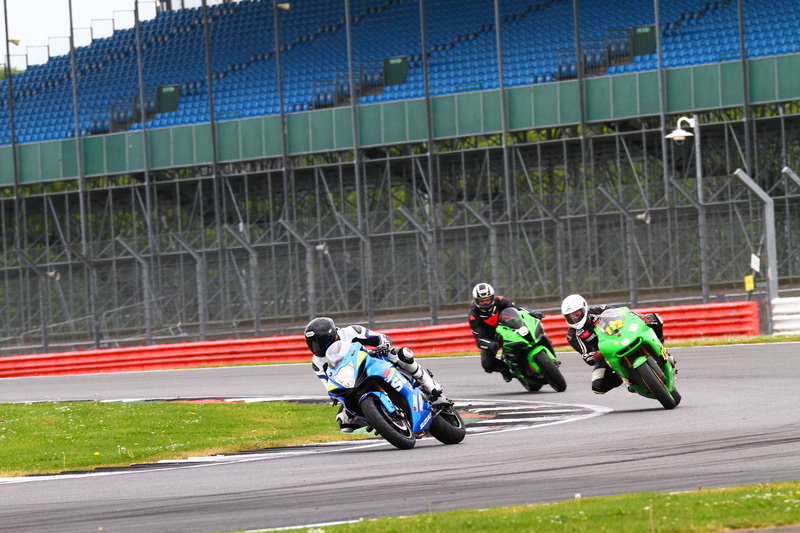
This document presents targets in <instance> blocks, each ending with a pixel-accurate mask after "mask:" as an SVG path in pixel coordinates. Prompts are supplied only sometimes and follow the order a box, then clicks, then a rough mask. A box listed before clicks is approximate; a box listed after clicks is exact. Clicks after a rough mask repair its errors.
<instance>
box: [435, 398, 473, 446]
mask: <svg viewBox="0 0 800 533" xmlns="http://www.w3.org/2000/svg"><path fill="white" fill-rule="evenodd" d="M428 431H430V433H431V435H432V436H433V437H434V438H435V439H436V440H438V441H439V442H441V443H442V444H458V443H459V442H461V441H462V440H464V436H465V435H466V434H467V428H465V427H464V421H463V420H461V415H459V414H458V411H456V410H455V409H453V407H446V408H444V409H442V410H441V411H440V412H439V414H438V415H436V416H435V417H434V419H433V421H432V422H431V427H430V428H429V429H428Z"/></svg>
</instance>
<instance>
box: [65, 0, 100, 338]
mask: <svg viewBox="0 0 800 533" xmlns="http://www.w3.org/2000/svg"><path fill="white" fill-rule="evenodd" d="M72 24H73V22H72V0H69V58H70V68H71V73H72V114H73V117H74V119H75V121H74V127H75V156H76V160H77V162H78V209H79V211H80V215H81V253H80V254H76V255H78V256H79V257H82V258H84V259H85V258H86V257H88V256H89V239H88V237H87V232H88V228H87V225H88V222H87V220H88V219H89V216H88V213H87V212H86V176H85V170H84V164H83V136H82V135H81V121H80V116H79V112H80V106H79V105H78V62H77V60H76V58H75V30H74V28H73V27H72ZM84 264H85V265H87V266H88V267H89V272H90V273H91V274H90V275H91V280H92V281H91V283H90V284H89V290H88V292H89V294H88V296H89V312H90V313H91V315H92V319H93V324H92V331H93V332H94V347H95V349H99V348H100V329H99V328H100V324H99V323H98V317H97V270H96V269H95V265H94V264H92V263H91V262H90V261H88V259H87V261H86V262H85V263H84Z"/></svg>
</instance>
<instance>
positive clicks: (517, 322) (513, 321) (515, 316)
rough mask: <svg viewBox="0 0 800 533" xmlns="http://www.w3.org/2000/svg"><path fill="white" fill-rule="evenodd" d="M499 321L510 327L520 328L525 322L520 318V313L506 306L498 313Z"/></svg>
mask: <svg viewBox="0 0 800 533" xmlns="http://www.w3.org/2000/svg"><path fill="white" fill-rule="evenodd" d="M499 323H500V324H502V325H504V326H507V327H509V328H511V329H517V328H521V327H522V326H524V325H525V322H524V321H523V320H522V315H520V314H519V311H518V310H517V309H515V308H513V307H506V308H505V309H504V310H503V311H502V312H501V313H500V320H499Z"/></svg>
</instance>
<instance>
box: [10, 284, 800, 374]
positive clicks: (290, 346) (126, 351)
mask: <svg viewBox="0 0 800 533" xmlns="http://www.w3.org/2000/svg"><path fill="white" fill-rule="evenodd" d="M796 300H800V298H798V299H796ZM798 306H800V302H799V303H798ZM638 311H642V312H657V313H659V314H660V315H661V318H662V320H663V321H664V334H665V336H666V340H667V342H669V341H670V340H686V339H698V338H705V337H752V336H754V335H758V334H759V317H758V304H757V303H756V302H750V301H746V302H730V303H716V304H707V305H685V306H676V307H654V308H647V309H638ZM464 318H465V319H464V322H463V323H458V324H442V325H438V326H422V327H416V328H398V329H381V331H382V332H384V333H386V334H388V335H389V336H390V337H391V338H392V340H393V341H394V344H395V345H397V346H407V347H409V348H411V349H412V350H414V353H415V354H417V355H436V354H449V353H471V354H477V353H478V349H477V348H476V347H475V342H474V340H473V338H472V333H471V332H470V329H469V326H468V325H467V322H466V313H465V317H464ZM542 323H543V326H544V329H545V332H546V333H547V336H548V337H550V340H551V341H552V343H553V345H555V346H566V345H567V340H566V334H567V325H566V322H564V318H563V317H562V316H561V315H546V316H545V317H544V318H543V319H542ZM302 361H310V354H309V352H308V349H307V348H306V344H305V341H304V339H303V336H302V335H291V336H279V337H263V338H258V337H257V338H250V339H229V340H224V341H206V342H186V343H178V344H159V345H155V346H136V347H126V348H114V349H103V350H86V351H77V352H65V353H51V354H38V355H13V356H9V357H2V358H0V378H7V377H25V376H44V375H61V374H90V373H100V372H125V371H132V370H159V369H169V368H192V367H203V366H218V365H233V364H252V363H266V362H274V363H282V362H302Z"/></svg>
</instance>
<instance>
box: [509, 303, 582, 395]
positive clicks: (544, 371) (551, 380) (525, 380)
mask: <svg viewBox="0 0 800 533" xmlns="http://www.w3.org/2000/svg"><path fill="white" fill-rule="evenodd" d="M495 333H496V334H497V339H498V340H499V341H500V342H501V343H502V348H503V356H502V358H503V361H505V363H506V365H508V368H509V369H510V370H511V373H512V374H514V377H516V378H517V379H518V380H519V382H520V383H522V386H523V387H525V390H527V391H528V392H536V391H538V390H539V389H541V388H542V387H543V386H544V385H550V386H551V387H553V388H554V389H555V390H556V392H563V391H565V390H567V381H566V379H564V375H563V374H562V373H561V370H559V368H558V367H559V365H560V364H561V362H560V361H558V359H556V356H555V354H554V353H552V351H551V350H550V349H548V347H547V346H544V345H543V344H541V340H542V337H544V328H542V322H541V321H540V320H539V319H538V318H536V317H534V316H532V315H531V314H530V313H528V312H527V311H524V310H522V309H516V308H514V307H508V308H506V309H505V310H503V311H502V312H501V313H500V316H499V317H498V321H497V328H496V329H495Z"/></svg>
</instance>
